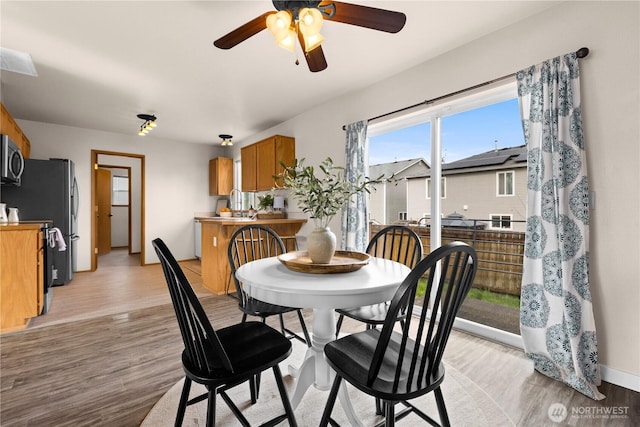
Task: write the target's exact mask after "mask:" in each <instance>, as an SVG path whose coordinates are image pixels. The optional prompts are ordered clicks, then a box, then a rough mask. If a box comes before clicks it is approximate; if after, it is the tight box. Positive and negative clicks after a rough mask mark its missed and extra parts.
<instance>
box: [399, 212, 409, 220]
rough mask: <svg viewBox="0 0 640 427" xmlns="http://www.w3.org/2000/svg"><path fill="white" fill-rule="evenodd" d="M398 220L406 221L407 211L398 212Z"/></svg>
mask: <svg viewBox="0 0 640 427" xmlns="http://www.w3.org/2000/svg"><path fill="white" fill-rule="evenodd" d="M398 220H400V221H406V220H407V213H406V212H398Z"/></svg>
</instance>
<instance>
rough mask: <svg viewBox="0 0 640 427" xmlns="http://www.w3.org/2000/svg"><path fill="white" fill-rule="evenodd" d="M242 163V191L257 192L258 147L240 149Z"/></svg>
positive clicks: (253, 145) (252, 145)
mask: <svg viewBox="0 0 640 427" xmlns="http://www.w3.org/2000/svg"><path fill="white" fill-rule="evenodd" d="M240 161H241V164H242V191H256V190H257V185H258V184H257V179H256V178H257V172H258V171H257V167H256V164H257V163H258V155H257V145H256V144H251V145H247V146H246V147H242V148H241V149H240Z"/></svg>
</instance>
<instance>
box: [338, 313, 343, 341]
mask: <svg viewBox="0 0 640 427" xmlns="http://www.w3.org/2000/svg"><path fill="white" fill-rule="evenodd" d="M343 320H344V314H341V315H340V317H338V321H337V322H336V339H338V334H339V333H340V328H341V327H342V321H343Z"/></svg>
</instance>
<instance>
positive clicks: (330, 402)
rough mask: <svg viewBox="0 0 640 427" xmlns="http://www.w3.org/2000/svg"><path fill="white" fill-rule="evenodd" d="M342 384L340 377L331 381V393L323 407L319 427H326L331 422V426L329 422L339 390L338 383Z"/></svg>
mask: <svg viewBox="0 0 640 427" xmlns="http://www.w3.org/2000/svg"><path fill="white" fill-rule="evenodd" d="M341 382H342V377H341V376H340V375H336V378H335V379H334V380H333V385H332V386H331V392H330V393H329V399H327V404H326V405H325V407H324V412H323V413H322V419H321V420H320V427H327V425H328V424H329V422H330V421H331V425H333V424H334V423H333V422H332V421H333V420H331V412H333V406H334V405H335V404H336V398H337V397H338V390H339V389H340V383H341Z"/></svg>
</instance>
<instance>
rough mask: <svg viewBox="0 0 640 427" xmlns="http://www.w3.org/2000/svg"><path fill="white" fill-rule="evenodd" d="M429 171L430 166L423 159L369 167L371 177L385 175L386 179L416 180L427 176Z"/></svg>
mask: <svg viewBox="0 0 640 427" xmlns="http://www.w3.org/2000/svg"><path fill="white" fill-rule="evenodd" d="M429 169H430V168H429V164H428V163H427V161H426V160H425V159H423V158H419V159H409V160H399V161H395V162H390V163H381V164H378V165H371V166H369V176H370V177H371V178H377V177H379V176H380V175H384V177H385V178H386V179H394V178H395V179H401V178H415V177H417V176H425V171H428V170H429Z"/></svg>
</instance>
